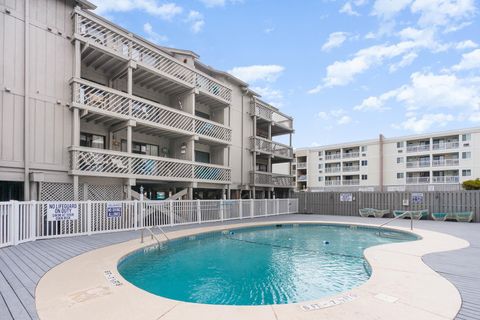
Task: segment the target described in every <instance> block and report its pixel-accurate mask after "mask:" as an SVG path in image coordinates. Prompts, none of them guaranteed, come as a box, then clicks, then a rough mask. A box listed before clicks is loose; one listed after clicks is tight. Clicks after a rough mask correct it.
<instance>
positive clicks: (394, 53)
mask: <svg viewBox="0 0 480 320" xmlns="http://www.w3.org/2000/svg"><path fill="white" fill-rule="evenodd" d="M92 2H93V3H95V4H96V5H97V6H98V8H97V9H96V11H95V12H96V13H98V14H100V15H102V16H104V17H106V18H108V19H110V20H112V21H113V22H115V23H117V24H119V25H121V26H123V27H125V28H127V29H129V30H130V31H132V32H134V33H137V34H139V35H141V36H143V37H145V38H147V39H148V40H150V41H152V42H155V43H157V44H159V45H163V46H170V47H175V48H181V49H188V50H192V51H194V52H196V53H197V54H199V55H200V60H201V61H202V62H204V63H206V64H208V65H210V66H212V67H214V68H216V69H219V70H223V71H228V72H230V73H231V74H233V75H235V76H237V77H239V78H240V79H242V80H244V81H246V82H248V83H249V84H250V88H252V89H253V90H254V91H256V92H257V93H259V94H261V95H262V98H263V99H264V100H265V101H267V102H269V103H271V104H272V105H274V106H276V107H278V108H279V109H280V111H282V112H284V113H286V114H288V115H291V116H293V117H294V127H295V134H294V137H293V143H294V146H295V147H311V146H312V147H313V146H319V145H326V144H333V143H340V142H349V141H355V140H362V139H373V138H376V137H378V135H379V134H380V133H382V134H384V135H385V136H386V137H395V136H401V135H409V134H417V133H425V132H435V131H443V130H450V129H458V128H467V127H476V126H480V19H479V7H480V6H479V0H477V1H475V0H295V1H294V0H289V1H287V0H190V1H184V0H171V1H162V0H93V1H92ZM280 141H281V142H282V139H281V140H280Z"/></svg>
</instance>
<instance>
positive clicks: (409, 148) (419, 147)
mask: <svg viewBox="0 0 480 320" xmlns="http://www.w3.org/2000/svg"><path fill="white" fill-rule="evenodd" d="M422 151H430V145H429V144H416V145H408V146H407V152H422Z"/></svg>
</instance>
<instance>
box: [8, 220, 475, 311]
mask: <svg viewBox="0 0 480 320" xmlns="http://www.w3.org/2000/svg"><path fill="white" fill-rule="evenodd" d="M305 220H308V221H316V222H318V221H326V222H331V221H339V222H347V223H365V224H374V225H375V224H376V225H378V224H379V223H381V222H384V221H386V220H385V219H373V218H358V217H339V216H317V215H286V216H277V217H269V218H259V219H254V220H249V221H243V222H240V221H231V222H228V223H224V224H223V225H222V224H218V223H217V224H205V225H195V226H184V227H175V228H169V229H168V230H169V231H171V232H173V231H175V232H176V233H177V234H178V235H185V234H187V233H190V232H193V231H192V229H194V228H198V227H201V228H204V227H207V228H211V227H212V226H213V227H214V226H217V227H218V228H219V229H223V228H224V226H225V225H228V226H229V227H232V225H233V224H238V225H240V226H246V224H247V223H250V222H254V223H255V224H258V223H257V222H272V221H305ZM408 224H409V222H408V221H398V222H395V225H397V226H404V227H407V226H408ZM416 226H417V227H418V228H419V229H420V228H421V229H425V230H426V229H429V230H435V231H443V232H445V231H447V232H449V233H451V234H453V235H460V236H461V237H463V238H471V239H467V240H469V241H470V242H471V243H472V247H469V248H467V249H462V250H457V251H450V252H443V253H434V254H431V255H428V256H426V257H424V260H425V261H426V262H427V263H428V264H429V265H430V266H432V267H433V268H434V269H435V270H436V271H440V272H441V274H442V275H443V276H446V277H447V278H449V279H450V280H452V279H453V283H455V284H456V285H457V288H459V290H460V293H461V294H462V298H463V305H462V308H461V309H460V313H459V314H458V315H457V318H458V319H478V318H476V315H478V314H477V313H476V310H475V309H474V308H475V307H478V306H476V305H475V303H473V301H474V300H470V294H471V293H472V291H471V290H469V289H468V288H467V287H466V286H465V285H463V284H462V283H467V282H468V283H469V284H473V285H475V283H476V284H478V279H479V278H476V277H477V276H478V270H479V268H478V263H479V262H478V261H476V260H478V259H475V257H474V256H472V254H473V253H474V252H476V253H478V244H479V243H480V241H479V240H480V239H479V238H480V232H479V231H480V228H479V227H480V225H478V224H458V223H448V222H446V223H445V222H431V221H420V222H418V223H416ZM452 231H453V232H452ZM421 232H425V234H424V235H423V236H424V237H425V239H424V240H428V238H430V239H429V240H428V241H429V242H430V245H431V246H432V247H431V249H432V250H433V251H437V250H445V249H446V248H447V247H445V246H444V245H442V243H441V242H442V240H441V239H440V238H437V236H438V237H444V236H441V235H437V234H436V233H434V232H429V231H421ZM172 235H173V234H172ZM425 235H426V236H425ZM467 236H468V237H467ZM138 237H139V233H138V232H123V233H116V234H105V235H96V236H90V237H75V238H64V239H52V240H43V241H37V242H33V243H26V244H22V245H19V246H17V247H10V248H4V249H0V259H1V260H2V261H0V263H1V265H0V266H1V268H0V271H1V273H2V275H0V276H2V278H1V279H0V284H2V285H1V286H0V293H1V294H2V298H3V300H2V302H3V304H2V302H0V318H2V319H4V318H5V319H11V318H15V319H29V318H32V319H35V318H36V317H37V316H38V315H37V313H36V310H35V302H34V297H35V290H34V289H35V286H36V284H37V283H38V280H39V278H40V276H41V275H42V274H44V273H45V272H46V271H48V270H50V269H51V268H52V267H54V266H56V265H58V266H57V267H56V268H54V269H53V270H52V272H49V273H47V274H46V275H45V277H44V279H43V280H42V282H41V283H40V285H39V286H38V287H37V293H36V295H37V296H36V299H37V305H38V311H39V314H40V316H41V318H42V319H50V317H52V319H53V318H54V317H55V313H56V312H58V310H60V309H62V310H63V314H58V313H57V317H58V316H60V317H61V318H63V319H65V317H66V316H67V315H68V318H69V319H70V318H72V319H73V316H72V317H71V316H70V315H73V314H78V312H80V314H81V312H84V311H85V312H88V310H89V309H90V310H95V306H98V308H99V309H98V310H99V312H95V313H94V314H93V316H92V315H90V316H88V318H90V319H109V318H112V319H113V318H115V319H121V316H125V312H127V311H129V310H130V309H131V310H136V309H135V308H138V307H139V306H140V307H141V308H139V309H138V310H137V311H136V313H135V314H134V318H132V317H129V318H130V319H158V318H161V319H184V318H185V319H188V314H192V313H193V315H194V316H195V317H196V318H198V317H201V316H202V315H205V312H206V313H208V314H210V316H209V317H212V318H216V319H221V318H229V319H241V318H245V319H250V318H252V319H253V318H257V319H258V318H262V319H292V318H298V319H304V318H305V319H308V318H312V317H317V318H318V315H319V313H322V314H325V316H328V317H330V316H332V318H333V319H335V318H338V319H341V318H342V317H343V318H349V317H350V318H352V316H353V317H354V318H360V317H359V316H360V315H359V314H358V313H357V312H358V310H357V309H356V308H357V307H358V305H359V304H362V305H363V307H361V308H360V309H364V317H362V318H373V315H374V314H373V313H372V310H374V309H383V308H372V305H375V307H377V306H381V305H385V306H387V309H388V310H389V311H388V312H389V313H388V314H386V313H384V314H382V313H381V311H378V312H379V314H377V318H380V319H381V318H389V319H392V313H391V312H393V314H394V315H398V316H399V318H400V317H403V318H404V319H405V318H412V312H417V316H416V317H415V318H416V319H452V318H454V317H455V315H456V312H457V311H458V309H459V308H460V296H459V295H458V293H457V290H456V289H455V287H454V286H453V285H451V284H450V283H449V282H447V281H445V280H444V279H443V278H442V277H440V276H439V275H438V274H436V273H434V272H433V271H432V270H431V269H430V268H427V267H426V266H425V264H423V263H422V262H421V259H420V256H421V255H422V254H425V253H426V251H424V249H425V247H424V246H423V245H422V246H418V245H417V246H416V247H415V246H414V247H410V248H406V247H404V248H403V249H402V248H394V249H393V251H392V250H390V249H391V248H387V249H385V248H383V249H382V247H387V246H392V244H389V245H386V246H380V247H376V248H371V249H368V250H367V251H366V256H367V259H369V261H370V263H371V264H372V266H373V268H374V274H373V276H372V278H371V279H370V280H369V282H367V283H366V284H364V285H362V286H360V287H358V288H356V289H354V290H352V293H353V294H354V295H355V297H354V298H352V299H351V300H352V301H349V302H346V303H343V304H340V305H337V306H334V307H330V308H325V309H321V310H318V311H304V310H303V309H301V308H300V307H299V305H301V306H303V305H308V303H301V304H297V305H295V304H292V305H278V306H273V307H271V306H264V307H253V308H255V309H258V311H256V312H254V313H255V314H256V313H257V312H261V315H260V314H256V315H255V317H253V315H254V314H253V313H252V312H251V310H248V309H249V308H252V307H228V306H226V307H218V306H205V305H197V304H188V303H183V302H177V301H172V300H168V299H164V298H161V297H158V296H154V295H151V294H148V293H146V292H144V291H142V290H141V289H138V288H136V287H134V286H132V285H130V284H128V283H127V282H125V281H123V279H121V277H119V278H118V279H119V280H120V281H122V282H123V285H122V286H118V287H116V286H114V285H112V284H111V283H110V282H109V281H107V278H106V277H105V274H104V271H108V270H110V271H112V273H113V275H114V276H119V275H118V273H116V261H117V260H118V257H120V256H122V255H123V253H125V252H129V251H132V250H134V249H136V248H138V247H139V241H138ZM447 238H448V239H447ZM447 238H444V239H443V240H447V244H445V245H446V246H449V248H450V249H453V247H455V248H459V247H465V245H466V243H465V242H464V241H459V240H454V239H455V238H453V237H447ZM131 239H136V240H135V241H132V242H126V243H120V242H124V241H128V240H131ZM422 241H423V240H422ZM472 241H473V242H472ZM113 243H120V244H118V245H114V246H110V247H105V246H107V245H109V244H113ZM415 243H417V244H418V243H420V242H412V243H410V244H415ZM396 245H400V246H404V245H407V243H402V244H394V245H393V246H396ZM100 247H104V249H103V250H102V249H101V250H94V251H91V250H93V249H96V248H100ZM118 249H121V250H118ZM472 249H473V250H474V251H473V252H472ZM475 250H476V251H475ZM379 251H383V252H379ZM83 252H88V253H87V254H85V255H82V256H78V257H76V258H75V259H72V260H70V261H67V262H65V263H63V264H59V263H61V262H62V261H65V260H68V259H69V258H71V257H74V256H76V255H78V254H81V253H83ZM119 252H120V253H119ZM122 252H123V253H122ZM429 252H430V251H429ZM378 254H380V256H382V255H383V256H384V258H379V257H378ZM449 255H450V256H451V255H453V256H454V258H451V259H450V258H449ZM386 256H388V258H386V259H385V257H386ZM42 257H43V258H42ZM85 257H87V259H83V258H85ZM457 257H463V259H464V260H468V259H471V262H472V264H471V265H469V264H465V263H462V261H460V260H459V259H458V258H457ZM477 257H478V256H477ZM29 259H30V260H32V262H33V263H34V264H35V265H37V266H38V270H33V269H35V268H34V267H32V266H31V264H28V263H27V262H28V261H29ZM395 260H398V261H400V262H399V263H403V262H409V263H416V264H417V265H416V267H415V268H414V269H415V270H416V271H417V272H414V273H411V272H403V271H401V270H396V269H398V268H397V267H398V263H394V262H395ZM112 261H113V264H112ZM80 262H81V263H85V264H81V263H80ZM392 263H393V264H392ZM475 263H476V264H475ZM16 268H17V269H18V270H16ZM71 268H79V269H78V270H77V271H75V270H73V269H71ZM380 268H383V269H385V270H387V269H388V270H389V272H391V274H390V275H389V276H388V277H387V278H382V273H381V272H379V273H376V272H375V270H376V269H380ZM62 270H63V271H62ZM452 271H453V273H452ZM456 271H459V272H456ZM42 272H43V273H42ZM58 272H60V273H58ZM90 272H92V275H93V277H87V278H89V279H90V280H88V281H87V280H82V281H78V280H80V277H79V275H81V274H86V273H90ZM58 276H60V278H61V279H62V281H60V282H59V281H58V280H59V279H60V278H58ZM62 277H63V278H62ZM24 278H28V279H24ZM405 279H407V280H408V279H409V280H410V281H411V282H412V283H411V287H409V286H405V285H404V284H405ZM63 280H64V281H63ZM44 281H45V283H48V281H53V282H54V283H55V284H54V285H53V286H52V285H47V286H45V288H47V289H49V290H52V291H53V292H52V293H53V295H50V296H43V293H42V290H44V289H43V287H44V285H43V282H44ZM90 281H91V282H90ZM421 282H423V284H422V285H420V283H421ZM50 283H51V282H50ZM398 283H401V284H403V285H402V286H399V285H398ZM458 283H460V285H458ZM3 284H6V285H7V287H5V286H3ZM367 285H370V286H371V287H370V289H371V291H368V290H366V292H365V291H362V290H363V288H364V287H365V286H367ZM476 287H477V288H478V286H476ZM399 288H400V289H402V290H406V291H404V292H403V293H402V292H400V296H401V297H399V295H395V294H396V293H395V292H398V289H399ZM432 288H436V289H435V290H430V292H432V291H433V293H430V294H429V293H428V292H424V291H423V290H424V289H427V290H428V289H432ZM32 289H33V290H32ZM358 290H360V291H359V292H358ZM392 290H393V291H392ZM395 290H397V291H395ZM408 290H411V291H412V292H417V294H418V297H416V299H415V297H414V296H413V295H412V292H410V291H408ZM115 291H117V292H119V293H122V292H124V291H125V292H127V291H133V292H135V294H134V295H133V296H135V297H136V298H135V297H133V296H131V295H130V294H127V295H126V296H125V297H127V296H128V298H125V297H124V298H123V299H122V298H121V295H117V294H116V292H115ZM442 291H443V292H448V293H447V294H439V292H442ZM112 292H113V293H112ZM139 293H141V294H139ZM473 293H475V292H473ZM402 295H403V296H402ZM29 296H30V298H29ZM339 296H344V295H339ZM15 297H16V298H17V300H18V301H17V302H15ZM113 297H115V298H114V299H113V300H110V304H106V305H105V304H103V303H101V302H102V301H103V302H105V301H108V299H110V298H113ZM419 297H420V298H421V299H419ZM476 297H477V298H478V295H477V296H476ZM396 298H400V299H399V300H396V301H395V302H389V300H391V299H396ZM158 299H163V300H166V302H165V304H162V308H159V306H158V305H157V303H158ZM472 299H473V298H472ZM149 301H151V303H152V304H153V305H154V306H153V305H152V308H148V307H146V306H148V305H149ZM337 301H338V300H337ZM470 301H471V302H472V303H470ZM320 302H322V303H324V302H325V301H324V300H323V299H320ZM111 303H114V304H115V305H112V304H111ZM364 303H365V304H364ZM32 304H33V305H32ZM102 305H103V306H102ZM192 305H193V306H199V308H192ZM118 306H120V308H118ZM472 306H473V308H472ZM134 307H135V308H134ZM142 307H143V308H142ZM124 309H125V310H124ZM160 309H161V310H160ZM194 309H195V311H194ZM197 309H198V310H197ZM227 309H232V310H233V309H236V311H235V312H236V313H235V314H236V315H238V316H233V314H230V311H227ZM280 309H281V310H280ZM464 309H465V310H464ZM2 310H3V311H2ZM55 310H57V311H55ZM82 310H83V311H82ZM101 310H103V312H106V313H103V314H102V313H101V312H102V311H101ZM115 310H123V311H124V312H123V313H119V314H115ZM402 310H403V311H402ZM7 312H8V313H7ZM65 312H68V313H65ZM112 312H113V313H112ZM149 312H152V313H149ZM237 312H240V314H238V313H237ZM404 312H405V313H404ZM293 314H295V316H293ZM4 315H6V316H5V317H3V316H4ZM47 315H48V317H47ZM334 315H336V316H337V317H333V316H334ZM348 315H349V316H348ZM78 318H83V319H84V318H86V314H83V317H80V316H79V317H78ZM124 318H125V317H124Z"/></svg>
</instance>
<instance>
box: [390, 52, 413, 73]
mask: <svg viewBox="0 0 480 320" xmlns="http://www.w3.org/2000/svg"><path fill="white" fill-rule="evenodd" d="M417 57H418V54H416V53H415V52H409V53H407V54H406V55H404V56H403V57H402V60H400V61H399V62H397V63H394V64H392V65H390V68H389V69H388V70H389V71H390V73H392V72H395V71H397V70H398V69H401V68H404V67H406V66H409V65H411V64H412V63H413V61H415V59H417Z"/></svg>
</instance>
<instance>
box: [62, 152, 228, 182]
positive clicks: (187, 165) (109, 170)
mask: <svg viewBox="0 0 480 320" xmlns="http://www.w3.org/2000/svg"><path fill="white" fill-rule="evenodd" d="M70 153H71V173H72V174H76V175H87V176H107V177H117V178H139V179H140V178H142V179H152V180H164V181H191V182H194V181H199V182H211V183H221V184H229V183H230V176H231V170H230V168H228V167H224V166H219V165H213V164H204V163H198V162H192V161H184V160H178V159H170V158H161V157H152V156H146V155H138V154H129V153H125V152H117V151H111V150H102V149H94V148H84V147H71V148H70Z"/></svg>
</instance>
